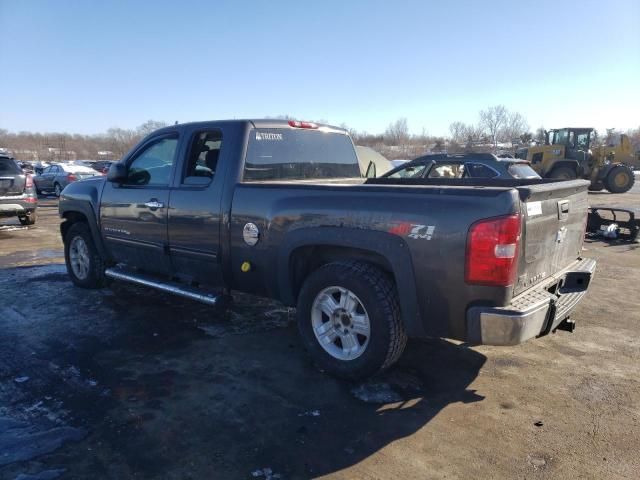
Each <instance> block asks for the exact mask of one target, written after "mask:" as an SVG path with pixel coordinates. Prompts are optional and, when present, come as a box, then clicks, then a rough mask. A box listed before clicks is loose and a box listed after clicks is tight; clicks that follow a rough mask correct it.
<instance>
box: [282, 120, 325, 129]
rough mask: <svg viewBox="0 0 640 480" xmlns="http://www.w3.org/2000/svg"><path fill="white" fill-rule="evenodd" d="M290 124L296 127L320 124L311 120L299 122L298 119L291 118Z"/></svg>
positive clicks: (312, 126)
mask: <svg viewBox="0 0 640 480" xmlns="http://www.w3.org/2000/svg"><path fill="white" fill-rule="evenodd" d="M289 126H290V127H294V128H318V125H317V124H315V123H311V122H299V121H298V120H289Z"/></svg>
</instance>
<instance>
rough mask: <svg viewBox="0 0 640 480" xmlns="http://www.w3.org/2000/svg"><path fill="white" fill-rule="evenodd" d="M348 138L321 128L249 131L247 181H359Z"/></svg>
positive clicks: (356, 163)
mask: <svg viewBox="0 0 640 480" xmlns="http://www.w3.org/2000/svg"><path fill="white" fill-rule="evenodd" d="M360 177H361V174H360V166H359V164H358V157H357V156H356V151H355V148H354V146H353V143H352V142H351V139H350V138H349V136H348V135H345V134H343V133H338V132H329V131H323V129H322V128H320V129H296V128H257V129H254V130H252V131H251V132H250V134H249V143H248V145H247V155H246V159H245V165H244V176H243V181H244V182H262V181H295V180H298V181H303V180H326V179H342V178H345V179H346V178H360Z"/></svg>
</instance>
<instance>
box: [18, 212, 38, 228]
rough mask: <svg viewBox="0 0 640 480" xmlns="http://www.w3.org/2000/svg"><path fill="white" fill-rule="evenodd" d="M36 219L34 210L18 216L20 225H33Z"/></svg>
mask: <svg viewBox="0 0 640 480" xmlns="http://www.w3.org/2000/svg"><path fill="white" fill-rule="evenodd" d="M37 219H38V215H37V214H36V212H31V213H30V214H29V215H23V216H21V217H18V220H20V223H21V224H22V225H33V224H35V223H36V220H37Z"/></svg>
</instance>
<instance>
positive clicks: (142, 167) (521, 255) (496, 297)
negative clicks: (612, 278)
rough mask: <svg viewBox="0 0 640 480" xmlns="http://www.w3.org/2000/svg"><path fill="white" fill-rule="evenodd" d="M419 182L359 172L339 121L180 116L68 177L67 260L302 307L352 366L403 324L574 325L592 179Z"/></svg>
mask: <svg viewBox="0 0 640 480" xmlns="http://www.w3.org/2000/svg"><path fill="white" fill-rule="evenodd" d="M429 165H431V164H429ZM408 180H411V179H405V178H393V177H390V178H379V179H370V180H368V181H367V183H366V184H363V181H364V180H363V179H362V178H361V174H360V167H359V164H358V157H357V155H356V153H355V149H354V146H353V143H352V141H351V139H350V138H349V136H348V134H347V132H346V131H345V130H343V129H340V128H335V127H330V126H320V125H316V124H313V123H307V122H296V121H288V122H287V121H285V120H253V121H248V120H233V121H219V122H200V123H190V124H179V125H172V126H170V127H166V128H163V129H160V130H158V131H156V132H154V133H152V134H150V135H149V136H147V137H146V138H144V139H143V140H142V141H141V142H140V143H139V144H138V145H137V146H136V147H134V148H133V149H132V150H131V152H130V153H129V154H128V155H127V156H126V157H125V158H124V159H123V160H122V161H120V162H118V163H115V164H113V165H112V166H111V168H110V169H109V173H108V175H107V177H106V178H105V177H102V176H100V177H97V178H94V179H91V180H87V181H83V182H77V183H73V184H71V185H69V186H68V187H67V188H66V189H65V191H64V194H63V195H62V197H61V199H60V203H59V213H60V216H61V218H62V219H63V223H62V225H61V229H60V231H61V234H62V238H63V241H64V246H65V249H64V250H65V260H66V266H67V271H68V273H69V276H70V278H71V280H72V281H73V283H74V284H75V285H77V286H79V287H84V288H99V287H102V286H104V285H105V283H106V280H107V279H108V278H111V279H117V280H122V281H128V282H132V283H137V284H142V285H146V286H148V287H152V288H156V289H158V290H161V291H164V292H170V293H173V294H177V295H181V296H184V297H188V298H191V299H194V300H198V301H201V302H204V303H207V304H211V305H215V304H218V303H220V302H221V300H222V299H223V298H224V297H223V295H224V293H223V292H227V291H229V290H239V291H243V292H247V293H250V294H255V295H260V296H264V297H270V298H273V299H277V300H280V301H282V302H283V303H284V304H285V305H290V306H296V307H297V321H298V327H299V331H300V334H301V337H302V341H303V343H304V345H305V346H306V348H307V350H308V351H309V353H310V354H311V356H312V357H313V359H314V360H315V362H316V363H317V364H318V365H319V366H320V367H321V368H322V369H323V370H324V371H327V372H329V373H332V374H334V375H337V376H341V377H347V378H361V377H366V376H369V375H372V374H374V373H375V372H377V371H379V370H381V369H384V368H387V367H389V366H390V365H392V364H393V363H394V362H395V361H396V360H397V359H398V358H399V357H400V355H401V353H402V351H403V349H404V347H405V344H406V341H407V337H425V336H436V337H447V338H453V339H457V340H461V341H466V342H469V343H471V344H490V345H513V344H517V343H520V342H524V341H525V340H528V339H531V338H535V337H540V336H543V335H546V334H548V333H549V332H552V331H555V330H557V329H572V328H573V325H574V324H573V322H572V321H570V320H568V318H569V316H570V315H571V313H572V311H573V309H574V307H575V306H576V304H577V303H578V302H579V301H580V299H581V298H582V297H583V296H584V295H585V293H586V291H587V287H588V285H589V282H590V279H591V275H592V274H593V272H594V270H595V261H594V260H591V259H587V258H583V257H582V255H583V252H582V243H583V240H584V228H585V223H586V216H587V187H588V185H589V183H588V182H586V181H584V180H574V181H570V182H549V181H548V180H542V179H527V180H519V179H514V178H510V179H508V180H501V181H500V185H494V186H492V187H491V188H484V187H483V188H478V186H483V185H484V184H485V183H486V182H490V180H486V179H471V180H472V181H473V182H475V185H462V186H458V185H450V184H448V183H447V182H445V181H444V180H443V179H430V180H429V181H430V182H431V183H430V184H426V183H427V182H426V181H425V184H424V185H423V184H419V185H411V184H410V181H408ZM421 181H424V180H421ZM369 182H371V183H369ZM376 182H377V183H376ZM443 185H446V186H443Z"/></svg>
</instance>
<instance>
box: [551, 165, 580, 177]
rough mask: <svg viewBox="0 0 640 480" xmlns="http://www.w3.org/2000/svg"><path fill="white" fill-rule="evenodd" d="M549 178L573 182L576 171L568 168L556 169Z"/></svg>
mask: <svg viewBox="0 0 640 480" xmlns="http://www.w3.org/2000/svg"><path fill="white" fill-rule="evenodd" d="M549 178H555V179H557V180H575V179H576V178H578V176H577V175H576V171H575V170H573V169H571V168H569V167H556V168H554V169H553V170H552V171H551V173H550V174H549Z"/></svg>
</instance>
